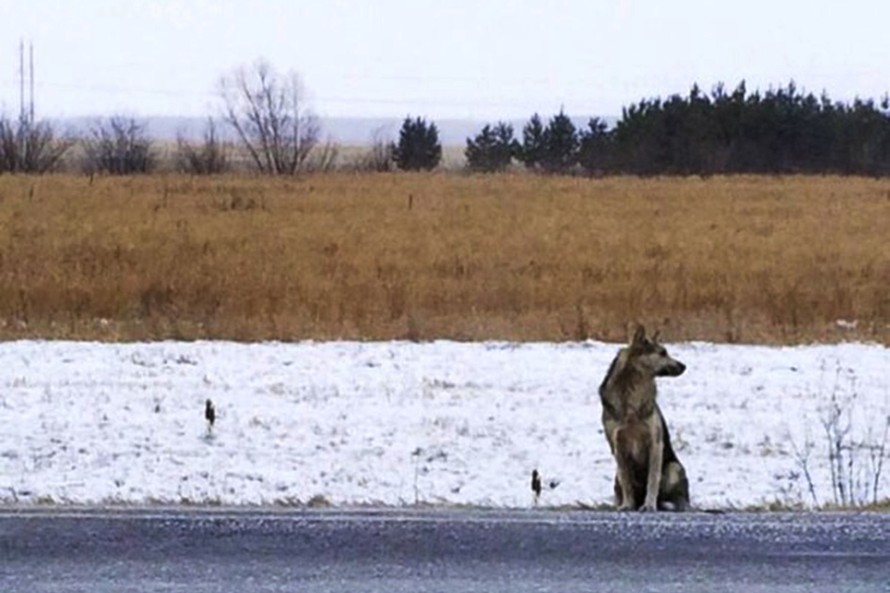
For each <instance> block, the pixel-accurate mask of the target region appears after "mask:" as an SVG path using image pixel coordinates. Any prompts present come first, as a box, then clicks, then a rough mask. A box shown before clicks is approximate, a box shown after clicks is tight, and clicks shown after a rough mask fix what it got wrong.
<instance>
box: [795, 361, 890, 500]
mask: <svg viewBox="0 0 890 593" xmlns="http://www.w3.org/2000/svg"><path fill="white" fill-rule="evenodd" d="M843 377H844V372H843V370H842V369H841V368H840V367H838V368H837V369H836V371H835V382H834V387H833V388H832V390H831V393H830V395H829V397H828V401H827V402H826V403H825V405H824V406H823V407H822V409H821V410H820V415H819V425H820V428H821V429H822V432H823V436H824V440H823V441H822V442H821V444H820V443H818V442H817V441H816V440H815V439H814V438H813V436H812V432H811V431H810V430H809V427H807V432H806V436H805V437H804V442H803V443H802V444H798V443H796V442H795V441H794V439H791V445H792V450H793V452H794V460H795V463H796V465H797V469H798V470H799V473H798V472H794V474H793V476H792V477H793V478H795V479H796V478H799V477H803V478H804V481H805V483H806V488H807V491H808V492H809V495H810V498H811V499H812V501H813V504H814V505H816V506H819V504H820V497H819V492H820V488H819V487H818V481H817V479H816V478H815V477H814V475H813V471H814V467H813V463H812V457H813V453H814V452H816V451H817V450H818V449H819V448H820V447H821V446H824V447H825V449H824V450H825V451H826V456H827V458H828V469H829V476H830V477H829V481H830V493H831V496H830V497H828V496H823V500H826V501H830V502H831V503H832V504H834V505H835V506H840V507H856V506H864V505H868V504H877V503H878V502H880V501H879V500H878V493H879V491H880V484H881V474H882V472H883V468H884V459H886V457H887V444H888V439H890V415H887V414H885V415H884V416H883V417H879V418H877V422H875V419H874V418H869V417H868V415H867V414H865V413H863V411H862V410H859V409H857V405H856V404H857V399H858V392H857V389H856V378H855V376H853V375H849V376H847V380H848V382H849V385H848V387H847V388H846V389H844V388H842V385H841V381H842V380H843Z"/></svg>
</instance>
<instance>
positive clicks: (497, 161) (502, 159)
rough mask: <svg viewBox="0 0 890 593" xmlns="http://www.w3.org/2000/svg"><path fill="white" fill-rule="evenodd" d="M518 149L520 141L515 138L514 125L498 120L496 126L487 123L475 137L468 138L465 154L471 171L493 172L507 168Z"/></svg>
mask: <svg viewBox="0 0 890 593" xmlns="http://www.w3.org/2000/svg"><path fill="white" fill-rule="evenodd" d="M518 151H519V143H518V142H516V140H515V139H514V138H513V126H511V125H510V124H507V123H504V122H498V123H497V125H495V126H494V127H492V126H491V125H489V124H486V125H485V127H483V128H482V131H481V132H480V133H479V134H477V135H476V137H475V138H473V139H470V138H467V148H466V150H465V151H464V154H465V155H466V157H467V167H468V168H469V169H470V170H471V171H477V172H482V173H491V172H495V171H503V170H504V169H506V168H507V167H508V166H509V165H510V161H511V160H512V159H513V155H514V154H517V153H518Z"/></svg>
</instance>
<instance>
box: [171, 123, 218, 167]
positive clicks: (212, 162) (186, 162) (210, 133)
mask: <svg viewBox="0 0 890 593" xmlns="http://www.w3.org/2000/svg"><path fill="white" fill-rule="evenodd" d="M228 153H229V146H228V145H227V143H225V142H223V141H222V140H220V138H219V133H218V132H217V131H216V123H215V122H214V121H213V118H207V127H206V128H204V141H203V142H202V143H201V144H198V145H196V144H194V143H193V142H191V141H190V140H189V139H188V138H186V137H185V135H184V134H183V133H180V134H179V135H178V136H177V138H176V168H177V169H178V170H179V171H181V172H183V173H192V174H194V175H211V174H214V173H225V172H226V171H228V170H229V154H228Z"/></svg>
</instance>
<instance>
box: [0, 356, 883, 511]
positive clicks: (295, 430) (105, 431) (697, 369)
mask: <svg viewBox="0 0 890 593" xmlns="http://www.w3.org/2000/svg"><path fill="white" fill-rule="evenodd" d="M617 348H618V346H617V345H615V344H603V343H598V342H586V343H568V344H548V343H522V344H514V343H496V342H488V343H455V342H434V343H425V344H414V343H405V342H384V343H357V342H330V343H311V342H305V343H294V344H279V343H263V344H235V343H228V342H196V343H178V342H163V343H137V344H98V343H80V342H39V341H22V342H7V343H2V344H0V425H2V428H0V503H5V504H12V503H18V504H32V503H39V502H54V503H60V504H87V505H92V504H116V503H121V504H154V503H163V504H180V503H196V504H225V505H229V504H232V505H242V504H305V503H307V502H308V501H310V500H311V499H313V498H314V499H315V500H316V501H318V500H324V501H326V502H329V503H331V504H336V505H352V504H375V505H376V504H381V505H411V504H461V505H484V506H496V507H524V506H530V505H531V504H532V497H531V492H530V489H529V476H530V473H531V470H532V469H533V468H538V469H539V470H540V471H541V473H542V474H543V475H544V476H545V478H547V477H552V478H556V479H558V480H559V485H558V486H557V487H556V488H555V489H552V490H548V491H546V492H544V494H543V496H542V499H541V505H548V506H549V505H575V504H584V505H599V504H604V503H608V502H609V501H610V497H611V489H612V487H611V482H612V476H613V472H614V462H613V461H612V459H611V456H610V454H609V450H608V446H607V444H606V441H605V438H604V437H603V435H602V430H601V426H600V404H599V398H598V395H597V386H598V385H599V383H600V381H601V379H602V377H603V374H604V373H605V371H606V368H607V367H608V364H609V362H610V360H611V359H612V357H613V356H614V354H615V352H616V350H617ZM669 350H670V352H671V354H672V355H673V356H674V357H676V358H678V359H680V360H682V361H683V362H685V363H686V364H687V365H688V370H687V372H686V373H685V374H684V375H683V376H681V377H678V378H673V379H662V380H659V389H660V392H659V401H660V403H661V406H662V408H663V410H664V412H665V415H666V416H667V419H668V423H669V426H670V428H671V432H672V437H673V441H674V445H675V448H676V449H677V451H678V454H679V456H680V459H681V460H682V461H683V463H684V465H685V466H686V469H687V472H688V474H689V478H690V486H691V493H692V498H693V504H694V505H697V506H702V507H723V508H726V507H745V506H749V505H765V504H769V503H771V502H774V501H780V502H782V503H785V504H798V503H803V504H812V503H813V496H812V493H811V492H810V489H809V487H808V480H807V478H806V476H805V474H804V473H803V472H802V471H801V469H802V467H803V463H802V460H803V459H804V458H806V466H807V469H808V470H809V472H810V480H809V481H810V482H812V483H813V486H814V488H813V490H814V492H815V494H816V498H817V502H819V503H820V504H821V503H826V502H831V501H832V497H833V491H832V486H831V478H830V464H829V459H828V443H827V439H826V437H825V427H824V424H825V421H826V418H828V417H829V416H830V413H831V410H832V406H833V405H835V404H837V409H840V410H842V412H843V413H842V415H841V417H840V419H839V423H849V425H850V427H851V428H850V432H849V433H848V436H847V437H846V438H847V439H848V440H849V442H851V443H853V442H862V443H865V444H870V443H879V442H880V441H881V438H882V437H883V436H884V433H883V432H882V431H883V430H884V428H885V426H886V424H887V421H888V420H887V419H888V415H890V386H888V376H890V375H888V373H890V350H888V349H887V348H885V347H882V346H876V345H860V344H843V345H833V346H811V347H793V348H791V347H788V348H771V347H759V346H757V347H753V346H726V345H712V344H705V343H690V344H676V345H672V346H669ZM208 398H209V399H212V400H213V402H214V403H215V405H216V409H217V416H218V417H217V421H216V425H215V427H214V429H213V432H212V434H209V435H208V431H207V426H206V422H205V420H204V416H203V413H204V402H205V400H206V399H208ZM832 401H834V402H835V404H833V403H832ZM845 425H846V424H844V426H845ZM856 451H857V452H856V457H854V461H855V466H854V471H853V474H854V475H851V476H850V482H851V487H853V488H855V489H856V490H857V491H858V490H862V491H863V493H862V497H863V498H864V497H866V495H868V497H871V495H872V494H873V493H872V492H865V491H868V490H869V488H870V486H869V483H868V478H869V476H873V475H874V473H875V471H874V467H873V466H871V465H870V464H871V463H873V462H874V461H875V451H876V450H875V449H862V448H860V449H857V450H856ZM885 454H886V452H885ZM869 455H871V457H869ZM887 471H888V472H890V469H888V470H887ZM885 473H886V472H885ZM853 478H855V480H856V482H855V484H854V483H853V482H854V480H853ZM888 483H890V479H884V480H883V481H882V483H881V484H879V490H878V497H879V498H887V497H888V496H890V486H888V485H887V484H888ZM857 495H858V494H857Z"/></svg>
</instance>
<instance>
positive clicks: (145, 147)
mask: <svg viewBox="0 0 890 593" xmlns="http://www.w3.org/2000/svg"><path fill="white" fill-rule="evenodd" d="M83 147H84V154H85V157H86V163H85V164H86V169H87V170H88V171H89V172H90V173H93V172H97V173H110V174H111V175H131V174H133V173H149V172H151V171H152V170H153V169H154V168H155V165H156V164H157V156H156V155H155V153H154V150H153V149H152V144H151V140H150V139H149V138H148V136H147V135H146V133H145V124H143V123H139V122H137V121H136V120H135V119H134V118H132V117H130V118H128V117H124V116H120V115H116V116H113V117H111V118H109V119H108V120H107V121H106V122H102V121H99V122H97V123H96V125H94V126H93V127H92V128H91V129H90V134H89V136H88V137H87V138H85V139H84V141H83Z"/></svg>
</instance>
